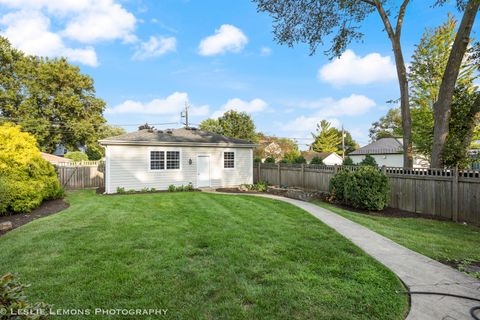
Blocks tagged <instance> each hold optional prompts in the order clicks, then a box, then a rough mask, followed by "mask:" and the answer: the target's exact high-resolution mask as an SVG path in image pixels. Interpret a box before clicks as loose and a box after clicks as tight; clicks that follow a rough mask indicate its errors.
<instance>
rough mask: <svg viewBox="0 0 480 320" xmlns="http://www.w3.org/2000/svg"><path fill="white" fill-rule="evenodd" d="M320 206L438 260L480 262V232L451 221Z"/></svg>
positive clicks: (325, 204) (322, 203) (323, 203)
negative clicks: (386, 215)
mask: <svg viewBox="0 0 480 320" xmlns="http://www.w3.org/2000/svg"><path fill="white" fill-rule="evenodd" d="M315 203H316V204H318V205H319V206H321V207H323V208H326V209H329V210H331V211H333V212H335V213H338V214H339V215H341V216H343V217H345V218H347V219H350V220H352V221H354V222H357V223H359V224H361V225H364V226H365V227H367V228H369V229H371V230H373V231H375V232H377V233H379V234H381V235H383V236H385V237H387V238H389V239H391V240H393V241H395V242H397V243H399V244H401V245H403V246H405V247H407V248H409V249H411V250H414V251H416V252H419V253H421V254H423V255H426V256H428V257H430V258H432V259H435V260H442V261H444V260H456V261H466V262H467V263H468V261H469V260H470V261H480V228H478V227H474V226H467V225H463V224H459V223H454V222H449V221H437V220H430V219H419V218H393V217H392V218H389V217H379V216H370V215H366V214H362V213H356V212H352V211H348V210H344V209H341V208H338V207H336V206H333V205H331V204H328V203H325V202H321V201H315Z"/></svg>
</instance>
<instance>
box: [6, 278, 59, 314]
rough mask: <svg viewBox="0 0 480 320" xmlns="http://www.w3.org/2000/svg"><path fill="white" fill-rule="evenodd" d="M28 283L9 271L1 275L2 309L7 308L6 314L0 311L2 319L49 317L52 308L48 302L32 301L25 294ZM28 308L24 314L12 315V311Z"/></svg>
mask: <svg viewBox="0 0 480 320" xmlns="http://www.w3.org/2000/svg"><path fill="white" fill-rule="evenodd" d="M27 287H28V285H24V284H22V283H20V282H19V281H18V280H17V279H15V276H14V275H13V274H11V273H7V274H5V275H3V276H2V277H0V310H5V311H6V314H3V313H0V319H25V320H27V319H35V320H43V319H47V318H48V317H47V313H48V310H49V309H50V308H51V306H49V305H48V304H46V303H43V302H40V303H35V304H33V303H30V302H28V301H27V298H26V295H25V288H27ZM17 310H28V311H29V312H25V314H22V315H18V316H17V315H12V314H10V313H11V312H12V311H14V312H17Z"/></svg>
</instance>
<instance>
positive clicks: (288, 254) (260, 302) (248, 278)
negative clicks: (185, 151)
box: [0, 191, 408, 319]
mask: <svg viewBox="0 0 480 320" xmlns="http://www.w3.org/2000/svg"><path fill="white" fill-rule="evenodd" d="M67 199H68V201H69V202H70V203H71V206H70V208H69V209H67V210H65V211H63V212H61V213H58V214H55V215H52V216H49V217H46V218H42V219H40V220H36V221H34V222H32V223H29V224H27V225H25V226H23V227H20V228H18V229H16V230H14V231H12V232H10V233H8V234H6V235H5V236H2V237H0V273H6V272H15V273H18V274H19V278H20V280H21V281H23V282H26V283H30V284H31V287H30V288H29V289H28V291H27V293H28V295H29V297H30V298H31V300H34V301H38V300H41V301H45V302H47V303H51V304H53V305H54V307H55V308H75V309H85V308H92V309H93V308H166V309H168V312H167V316H166V317H165V318H168V319H172V318H174V319H345V318H348V319H403V317H404V315H405V313H406V312H407V308H408V306H407V304H408V302H407V298H406V296H404V295H400V294H397V293H395V291H396V290H403V286H402V285H401V283H400V281H399V280H398V279H397V278H396V277H395V276H394V274H393V273H392V272H390V271H389V270H388V269H386V268H385V267H383V266H382V265H380V264H379V263H377V262H376V261H375V260H373V259H372V258H371V257H369V256H367V255H366V254H365V253H364V252H362V251H361V250H360V249H358V248H357V247H355V246H354V245H353V244H351V243H350V242H349V241H348V240H346V239H345V238H343V237H341V236H340V235H339V234H337V233H336V232H335V231H333V230H332V229H330V228H328V227H327V226H325V225H324V224H322V223H321V222H319V221H318V220H317V219H315V218H313V217H312V216H310V215H309V214H308V213H306V212H304V211H303V210H301V209H299V208H296V207H293V206H291V205H289V204H287V203H284V202H281V201H274V200H270V199H263V198H258V197H251V196H236V195H235V196H230V195H213V194H207V193H198V192H195V193H157V194H138V195H122V196H102V195H96V194H95V193H94V192H91V191H82V192H75V193H71V194H69V195H68V198H67ZM111 318H114V317H109V319H111Z"/></svg>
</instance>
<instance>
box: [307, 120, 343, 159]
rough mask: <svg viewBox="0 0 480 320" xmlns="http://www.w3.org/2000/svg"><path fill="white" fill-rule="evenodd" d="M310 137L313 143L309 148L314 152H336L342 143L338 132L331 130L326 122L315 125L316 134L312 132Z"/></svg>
mask: <svg viewBox="0 0 480 320" xmlns="http://www.w3.org/2000/svg"><path fill="white" fill-rule="evenodd" d="M312 137H313V139H314V141H313V143H312V145H311V146H310V147H311V149H312V150H313V151H316V152H338V151H339V150H338V145H339V144H341V143H342V140H341V139H342V138H341V135H340V136H339V135H338V130H336V129H335V128H332V127H331V126H330V122H328V121H327V120H322V121H320V123H319V124H317V132H316V133H313V132H312Z"/></svg>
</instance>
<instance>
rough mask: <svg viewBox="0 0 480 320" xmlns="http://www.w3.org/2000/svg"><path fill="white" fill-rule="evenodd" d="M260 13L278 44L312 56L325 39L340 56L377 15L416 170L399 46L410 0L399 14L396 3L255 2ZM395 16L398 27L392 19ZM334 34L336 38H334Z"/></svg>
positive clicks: (407, 159) (407, 155) (407, 158)
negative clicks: (304, 48) (301, 47)
mask: <svg viewBox="0 0 480 320" xmlns="http://www.w3.org/2000/svg"><path fill="white" fill-rule="evenodd" d="M253 1H254V2H256V3H257V6H258V9H259V11H265V12H268V13H270V15H271V16H272V17H273V19H274V21H275V25H274V29H273V32H274V34H275V37H276V40H277V41H278V42H280V43H282V44H287V45H289V46H293V44H295V43H298V42H307V43H308V44H309V45H310V51H311V54H313V53H315V50H316V48H317V46H318V45H319V44H323V41H324V40H325V38H331V46H330V49H329V50H328V53H329V54H330V55H331V56H340V55H341V54H342V52H343V51H344V50H345V49H346V47H347V45H348V44H349V43H350V42H351V41H352V40H360V39H361V38H362V36H363V34H362V33H361V32H360V31H359V28H360V26H361V22H362V21H363V20H364V19H365V18H366V17H367V16H369V15H370V14H371V13H373V12H375V11H376V12H377V13H378V15H379V17H380V19H381V21H382V24H383V27H384V29H385V31H386V33H387V35H388V38H389V39H390V43H391V46H392V50H393V53H394V56H395V64H396V68H397V76H398V83H399V87H400V110H401V114H402V127H403V138H404V165H405V166H406V167H412V166H413V155H412V142H411V119H410V108H409V93H408V79H407V69H406V67H405V61H404V58H403V52H402V46H401V43H400V39H401V34H402V27H403V21H404V17H405V13H406V10H407V7H408V4H409V2H410V1H409V0H403V1H402V2H401V5H400V7H399V8H398V10H395V2H396V1H382V0H344V1H331V0H253ZM387 5H388V6H387ZM394 14H395V15H396V19H395V24H392V22H391V18H392V16H393V15H394ZM332 34H333V36H332Z"/></svg>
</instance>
